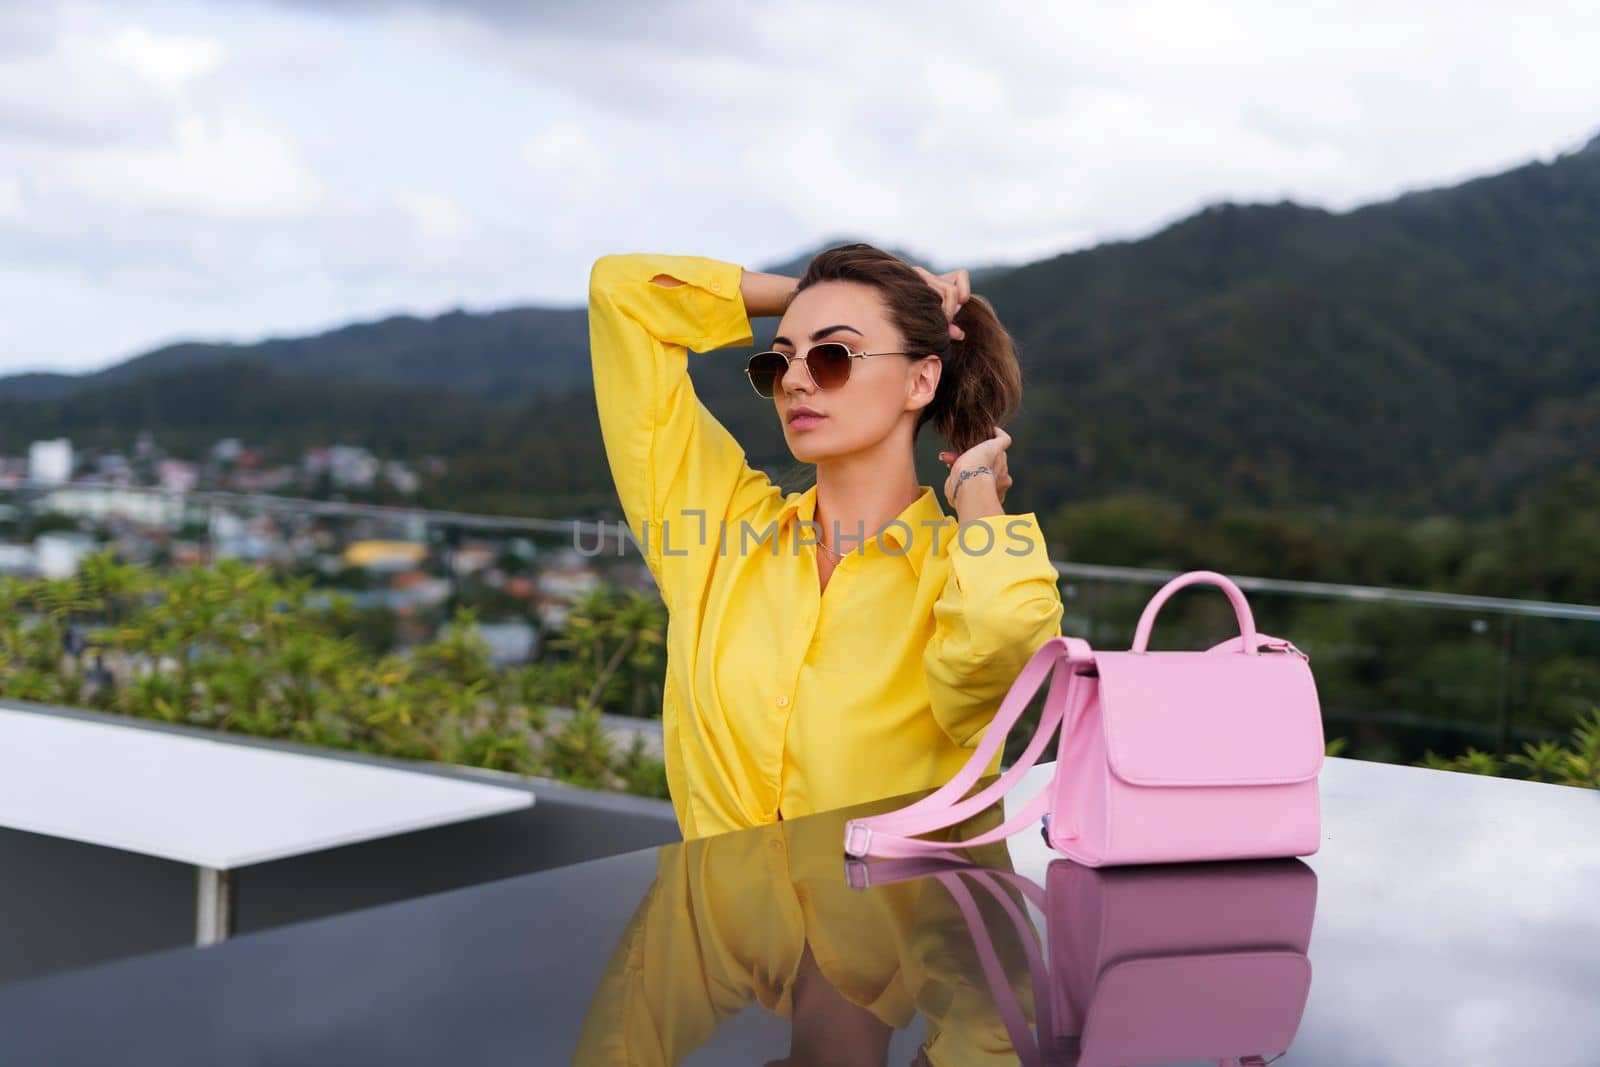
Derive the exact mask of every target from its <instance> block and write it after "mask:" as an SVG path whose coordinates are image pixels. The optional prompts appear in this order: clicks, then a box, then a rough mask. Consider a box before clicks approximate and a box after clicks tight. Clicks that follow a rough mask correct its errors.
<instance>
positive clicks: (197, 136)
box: [62, 112, 322, 218]
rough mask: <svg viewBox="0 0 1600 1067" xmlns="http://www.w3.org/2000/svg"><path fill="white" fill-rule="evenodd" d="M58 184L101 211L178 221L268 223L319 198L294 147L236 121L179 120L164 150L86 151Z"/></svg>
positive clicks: (268, 130)
mask: <svg viewBox="0 0 1600 1067" xmlns="http://www.w3.org/2000/svg"><path fill="white" fill-rule="evenodd" d="M62 176H63V177H64V178H65V179H66V180H67V181H68V182H70V183H71V184H73V185H74V186H76V187H77V188H78V189H80V190H82V191H83V192H85V193H86V194H88V195H90V196H92V197H94V198H95V199H96V200H98V201H99V202H100V203H101V204H103V205H115V206H117V207H119V208H123V209H126V210H129V211H142V210H151V211H159V212H165V213H171V214H176V215H193V216H202V217H204V216H216V217H221V218H239V217H254V218H274V217H281V216H285V215H298V214H302V213H304V212H306V211H308V210H310V209H312V208H314V207H316V206H317V204H318V203H319V202H320V201H321V198H322V187H321V183H320V182H319V181H318V179H317V177H316V175H315V174H314V173H312V172H311V171H310V169H309V168H308V167H307V166H306V164H305V163H304V161H302V160H301V159H300V156H299V153H298V151H297V149H296V147H295V144H294V142H293V140H292V139H291V138H290V137H288V136H287V135H285V134H284V133H282V132H281V131H279V130H275V129H273V128H272V127H271V126H269V125H267V124H265V123H261V122H259V121H257V120H255V119H253V118H250V117H246V116H239V115H218V116H207V115H204V114H200V113H196V112H189V113H185V114H182V115H180V116H178V117H177V118H176V119H175V120H174V121H173V124H172V136H171V139H170V141H169V142H168V143H166V144H163V145H158V146H152V147H143V146H140V147H118V148H110V149H95V150H89V151H85V152H82V153H79V154H78V155H76V156H74V157H73V158H72V159H70V160H69V161H67V162H66V165H65V166H64V167H63V175H62Z"/></svg>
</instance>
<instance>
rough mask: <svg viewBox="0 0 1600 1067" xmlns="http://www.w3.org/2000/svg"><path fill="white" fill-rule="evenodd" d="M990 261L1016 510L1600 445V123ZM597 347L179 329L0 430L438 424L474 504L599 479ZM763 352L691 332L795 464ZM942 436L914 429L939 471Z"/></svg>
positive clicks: (1368, 502)
mask: <svg viewBox="0 0 1600 1067" xmlns="http://www.w3.org/2000/svg"><path fill="white" fill-rule="evenodd" d="M848 239H849V238H839V239H837V240H830V241H827V242H824V244H823V246H822V247H826V246H829V245H832V244H836V243H839V242H840V241H842V240H848ZM807 258H808V256H800V257H797V258H796V259H794V260H793V261H791V262H787V263H780V264H773V265H771V266H767V267H761V268H758V269H763V270H775V271H778V272H781V273H797V272H798V271H799V270H800V268H801V267H802V266H803V264H804V262H805V260H806V259H807ZM912 258H913V261H921V262H925V261H923V260H920V259H919V258H918V257H915V256H913V257H912ZM938 269H941V270H943V269H949V267H948V266H941V267H940V268H938ZM974 275H975V278H976V279H977V280H978V281H979V282H980V283H981V284H980V285H979V290H980V291H981V292H982V293H983V295H984V296H986V297H987V298H988V299H989V300H990V301H992V302H993V304H994V305H995V307H996V308H997V309H998V310H999V312H1000V314H1001V317H1002V319H1003V321H1004V322H1005V323H1006V325H1007V327H1008V328H1009V329H1010V330H1011V331H1012V333H1013V335H1014V336H1015V337H1016V338H1017V340H1018V343H1019V346H1020V350H1021V352H1022V358H1023V362H1024V380H1025V386H1026V393H1025V401H1024V408H1023V411H1022V412H1021V413H1020V414H1019V415H1018V417H1017V418H1016V419H1015V420H1014V421H1013V423H1012V425H1011V426H1010V427H1008V429H1010V431H1011V432H1012V435H1013V438H1014V439H1015V444H1014V446H1013V448H1012V453H1011V457H1010V460H1011V468H1012V471H1013V474H1014V476H1015V478H1016V486H1015V488H1014V489H1013V491H1012V495H1011V496H1010V497H1008V500H1007V503H1008V508H1009V509H1010V510H1035V509H1038V510H1048V509H1051V508H1054V507H1055V506H1057V505H1060V504H1063V503H1070V502H1074V501H1084V500H1090V499H1096V498H1104V497H1110V496H1119V495H1128V494H1144V495H1149V496H1152V497H1158V498H1166V499H1169V500H1171V501H1173V502H1176V503H1178V504H1180V505H1183V506H1185V507H1186V508H1188V509H1191V510H1193V511H1195V512H1196V513H1199V514H1205V513H1208V512H1214V511H1216V510H1219V509H1223V508H1238V507H1266V508H1292V509H1300V510H1306V509H1322V510H1324V511H1328V510H1330V509H1331V510H1332V511H1334V512H1337V513H1380V512H1381V513H1388V514H1394V515H1402V516H1404V515H1423V514H1428V513H1435V512H1449V513H1455V514H1461V515H1488V514H1500V513H1505V512H1507V511H1509V510H1510V509H1511V508H1512V507H1513V506H1514V505H1515V504H1516V502H1517V501H1518V500H1519V499H1520V498H1522V497H1523V496H1524V495H1525V494H1526V493H1527V492H1528V491H1530V490H1534V489H1537V488H1539V487H1541V486H1547V485H1551V484H1554V483H1555V482H1556V480H1557V479H1559V478H1561V477H1563V476H1566V475H1567V474H1569V473H1570V472H1571V471H1572V470H1574V469H1575V468H1576V467H1577V465H1578V464H1579V463H1580V462H1581V461H1583V460H1584V459H1587V458H1591V457H1594V456H1596V455H1600V138H1596V139H1595V140H1593V141H1591V142H1590V143H1589V144H1588V145H1587V146H1585V147H1584V148H1583V149H1581V150H1578V151H1575V152H1572V153H1569V154H1566V155H1562V156H1559V157H1557V158H1556V159H1554V160H1552V161H1551V162H1549V163H1544V162H1533V163H1529V164H1527V165H1525V166H1521V167H1517V168H1515V169H1513V170H1510V171H1507V172H1505V173H1502V174H1497V175H1493V176H1489V177H1484V178H1480V179H1477V180H1474V181H1469V182H1466V183H1464V184H1460V185H1456V186H1453V187H1449V188H1439V189H1431V190H1427V191H1421V192H1414V193H1410V194H1407V195H1404V196H1401V197H1398V198H1396V199H1393V200H1389V201H1385V202H1382V203H1376V204H1372V205H1368V206H1366V207H1362V208H1359V209H1356V210H1353V211H1348V212H1330V211H1325V210H1321V209H1318V208H1314V207H1307V206H1303V205H1298V204H1294V203H1290V202H1282V203H1277V204H1233V203H1220V204H1215V205H1212V206H1210V207H1208V208H1206V209H1205V210H1203V211H1200V212H1198V213H1196V214H1194V215H1192V216H1191V217H1189V218H1186V219H1184V220H1182V221H1180V222H1178V223H1175V224H1173V225H1171V226H1168V227H1166V228H1164V229H1163V230H1161V231H1160V232H1158V233H1155V234H1153V235H1151V236H1149V237H1146V238H1144V239H1141V240H1135V241H1120V242H1114V243H1110V244H1104V245H1100V246H1098V247H1095V248H1092V249H1087V250H1084V251H1079V252H1073V253H1068V254H1064V255H1060V256H1056V257H1053V258H1050V259H1046V260H1042V261H1039V262H1035V263H1027V264H1022V265H1017V266H1011V267H1004V266H996V267H989V268H985V269H984V270H983V271H982V272H981V273H980V272H978V271H974ZM775 325H776V323H775V321H771V320H769V321H765V322H761V323H758V324H757V328H756V334H757V338H758V340H759V341H764V340H765V339H766V338H768V337H770V336H771V334H772V332H773V329H774V327H775ZM586 346H587V329H586V322H585V316H584V312H583V310H582V309H581V308H576V309H560V308H513V309H507V310H504V311H500V312H495V313H492V314H471V313H466V312H461V311H456V312H452V313H450V314H447V315H442V316H439V317H437V318H432V319H421V318H413V317H409V316H398V317H394V318H389V319H385V320H383V321H380V322H373V323H362V324H354V325H350V326H347V327H344V328H342V329H339V330H335V331H332V332H329V333H324V334H320V335H317V336H315V337H307V338H298V339H274V340H270V341H265V342H262V343H260V344H255V345H215V344H180V345H173V346H168V347H165V348H162V349H158V350H156V351H153V352H149V353H146V354H143V355H141V356H138V357H136V358H134V359H131V360H128V361H127V362H125V363H122V364H119V365H117V366H115V367H112V368H109V369H107V370H104V371H101V372H99V373H97V374H92V375H88V376H84V377H82V378H73V377H71V376H65V375H37V374H36V375H24V376H17V377H13V378H7V379H0V451H6V452H13V453H14V452H16V451H18V450H19V449H20V448H21V447H23V446H24V445H25V443H26V441H27V440H30V439H32V438H35V437H40V436H54V435H57V434H65V435H67V436H71V437H73V438H74V440H75V441H80V442H82V443H85V444H94V443H104V444H106V445H109V446H113V447H126V445H127V444H128V442H129V441H130V440H131V436H132V434H133V433H135V432H137V431H138V430H140V429H149V430H151V431H152V432H153V433H155V435H156V436H157V438H158V440H161V441H163V442H164V443H167V444H168V445H169V447H174V446H175V443H176V442H183V443H184V444H185V445H187V444H190V443H197V444H201V445H204V444H208V443H209V441H210V440H212V439H214V438H215V437H217V436H223V435H227V434H232V435H238V436H242V437H245V438H247V439H250V440H252V441H256V442H262V443H266V444H268V445H269V446H279V447H282V448H284V449H287V448H291V447H296V446H298V445H299V444H301V443H304V442H309V441H312V440H316V439H318V437H319V435H324V436H323V438H322V439H338V440H345V441H359V442H362V443H367V444H370V445H372V446H373V447H375V448H380V449H382V450H384V451H386V452H389V453H390V454H402V455H404V454H420V453H422V452H428V451H433V452H443V453H444V454H446V455H447V456H448V457H449V458H450V460H451V464H452V476H451V479H450V481H451V492H452V493H454V494H457V495H456V496H455V497H453V498H452V503H453V504H454V505H457V506H464V505H465V504H466V503H467V502H469V501H472V502H476V503H478V504H480V505H484V506H493V507H495V508H496V509H506V510H511V509H515V510H521V511H548V510H549V509H550V508H551V507H552V506H554V505H555V502H557V501H560V502H562V503H563V504H566V505H570V506H584V507H587V506H588V505H590V504H599V505H601V506H603V505H604V504H605V503H606V502H607V501H608V500H614V497H611V496H610V495H609V479H608V474H607V469H606V465H605V461H604V456H603V454H601V451H600V441H599V433H598V423H597V421H596V420H595V417H594V411H593V398H592V395H590V393H589V381H590V378H589V369H588V354H587V351H586ZM746 354H748V353H747V352H745V351H733V350H728V351H719V352H716V353H713V354H710V355H708V356H707V357H705V358H704V359H699V360H696V361H694V362H693V363H692V366H693V368H694V369H693V375H694V379H695V383H696V388H697V390H698V391H699V392H700V395H701V397H702V399H703V400H704V401H705V403H706V405H707V406H708V407H709V408H710V409H711V410H712V411H713V412H714V413H715V414H716V415H717V416H718V417H719V418H720V419H722V421H723V422H724V423H726V424H727V425H728V427H729V428H730V430H732V431H733V432H734V433H735V435H736V436H737V437H738V438H739V439H740V440H741V441H742V442H744V444H745V446H746V449H747V451H748V452H749V454H750V456H751V459H752V461H753V462H756V463H757V464H759V465H761V466H764V467H766V468H767V469H769V470H771V471H773V472H774V473H775V474H783V475H785V476H786V477H785V479H784V480H785V482H786V484H792V485H795V486H796V487H798V486H799V485H802V484H804V471H803V470H797V469H795V468H794V466H793V464H792V459H791V457H790V456H789V454H788V452H787V449H786V447H785V445H784V443H783V438H782V434H781V431H780V430H779V428H778V426H777V424H776V421H775V419H774V417H773V413H772V409H771V405H770V403H767V402H762V401H760V400H759V398H757V397H756V396H755V395H754V394H753V393H752V392H751V391H750V389H749V386H748V384H747V383H746V382H745V380H744V377H743V374H742V367H743V361H744V356H745V355H746ZM574 441H580V442H583V443H584V447H583V448H581V449H574V448H573V447H572V442H574ZM939 447H940V443H939V442H936V441H933V440H932V439H931V438H929V439H928V440H925V441H923V442H919V461H920V462H921V463H922V464H923V465H924V467H923V475H924V477H923V480H924V481H928V482H930V483H932V484H939V483H940V482H942V475H943V467H942V465H941V464H939V463H938V462H937V460H936V458H935V456H934V453H935V452H936V451H937V450H938V448H939Z"/></svg>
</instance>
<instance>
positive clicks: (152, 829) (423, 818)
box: [0, 702, 533, 944]
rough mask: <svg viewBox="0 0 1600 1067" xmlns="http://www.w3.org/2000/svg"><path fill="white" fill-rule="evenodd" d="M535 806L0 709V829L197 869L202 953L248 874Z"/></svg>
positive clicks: (493, 792)
mask: <svg viewBox="0 0 1600 1067" xmlns="http://www.w3.org/2000/svg"><path fill="white" fill-rule="evenodd" d="M532 803H533V794H532V793H529V792H527V791H526V790H522V789H508V788H505V787H502V786H497V785H487V784H479V783H476V782H463V781H461V780H459V779H455V778H449V777H445V776H442V775H437V774H425V773H420V772H416V771H405V770H396V769H392V768H388V767H378V766H374V765H371V764H366V763H359V762H354V761H351V760H343V759H335V758H330V757H323V756H311V755H300V754H298V753H293V752H284V751H281V750H277V749H269V748H260V747H255V746H252V745H245V744H237V743H231V742H227V741H213V740H209V739H206V738H200V737H190V736H186V735H182V734H178V733H174V732H171V731H166V730H155V729H149V728H141V727H138V726H133V725H123V724H121V723H117V722H114V721H113V722H100V721H95V720H92V719H80V718H70V717H67V716H58V715H50V714H43V713H39V712H34V711H27V710H23V709H20V708H17V707H15V706H7V705H6V704H4V703H3V702H0V826H5V827H10V828H13V829H17V830H26V831H29V832H31V833H37V834H49V835H51V836H53V837H63V838H67V839H69V840H72V841H83V842H87V843H89V844H95V845H106V846H109V847H111V848H120V849H125V850H127V851H130V852H140V853H143V854H145V855H149V856H159V857H161V858H163V859H169V860H177V861H179V862H182V863H192V864H194V865H195V867H196V868H197V869H198V886H197V891H196V908H195V938H196V941H197V942H198V943H199V944H210V943H212V942H214V941H219V940H222V939H223V938H225V937H227V936H228V935H229V934H230V933H232V927H233V913H234V905H233V896H234V894H233V872H234V870H235V869H237V868H239V867H245V866H248V865H250V864H253V863H264V862H266V861H268V860H276V859H283V858H285V857H288V856H298V855H301V854H303V853H307V852H315V851H318V850H321V849H325V848H334V847H336V846H339V845H348V844H353V843H355V842H358V841H370V840H373V839H375V838H380V837H388V836H390V835H393V834H403V833H407V832H409V831H411V830H420V829H423V828H426V827H430V826H440V825H444V824H446V823H453V822H460V821H463V820H466V819H475V818H479V817H481V816H485V815H496V814H500V813H502V812H508V811H514V810H517V809H519V808H526V807H528V806H530V805H531V804H532Z"/></svg>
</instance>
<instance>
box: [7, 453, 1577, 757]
mask: <svg viewBox="0 0 1600 1067" xmlns="http://www.w3.org/2000/svg"><path fill="white" fill-rule="evenodd" d="M109 544H114V545H115V547H117V549H118V550H119V552H120V554H121V555H122V556H123V557H124V558H126V559H129V560H132V561H135V562H146V563H155V564H163V563H185V562H189V563H205V562H208V561H211V560H215V559H220V558H229V557H233V558H245V559H251V560H255V561H259V562H261V563H264V564H270V565H273V566H275V567H277V568H279V569H281V570H284V571H287V572H291V573H302V574H309V575H312V576H313V577H314V578H315V579H316V584H317V585H318V586H319V587H321V588H324V589H327V590H334V589H338V590H340V591H343V592H345V593H347V594H349V595H351V596H352V597H353V598H354V600H355V601H356V603H357V605H358V606H363V607H366V608H368V609H369V610H370V611H372V612H373V613H374V615H376V616H384V617H389V616H392V617H393V618H394V622H393V626H394V631H395V633H394V638H395V641H396V643H398V644H406V643H411V642H416V641H425V640H428V639H430V638H431V637H432V635H433V633H434V632H435V631H436V629H437V627H438V626H439V625H440V624H442V623H444V622H445V621H446V620H448V619H449V618H450V617H451V614H452V612H453V610H454V608H455V607H456V606H458V605H465V606H470V607H473V608H475V609H476V611H477V618H478V619H479V621H480V623H481V624H483V625H484V626H485V627H486V632H488V633H489V634H490V635H491V637H492V638H493V640H494V643H495V644H496V649H497V658H498V659H500V660H501V661H502V662H507V663H512V662H522V661H525V660H527V659H537V658H538V657H539V654H540V652H539V649H540V646H541V645H542V642H541V641H536V640H528V639H527V638H528V635H529V634H530V633H543V632H546V631H555V630H559V629H560V628H561V626H562V623H563V620H564V613H565V611H566V608H567V607H568V606H570V604H571V603H573V602H574V601H575V600H576V599H577V598H578V597H580V596H581V595H582V594H583V593H584V592H585V591H586V590H589V589H592V588H594V587H595V586H597V585H600V586H608V587H613V588H616V587H626V588H632V589H638V590H640V591H649V590H651V589H653V586H652V584H651V582H650V579H649V576H648V573H647V572H646V571H645V569H644V566H643V563H642V562H641V561H640V559H639V557H638V553H637V550H636V545H634V544H633V542H632V539H631V538H629V537H625V536H622V531H621V529H620V525H619V524H618V523H617V522H615V521H609V522H605V523H595V522H588V521H579V520H570V519H545V518H525V517H511V516H492V515H475V514H468V513H461V512H447V511H429V510H423V509H416V508H403V507H386V506H379V505H368V504H359V503H351V502H346V501H325V500H306V499H297V498H288V497H278V496H270V495H258V494H243V493H230V492H187V493H176V492H166V491H162V490H159V489H149V488H138V487H115V486H96V485H90V484H85V483H72V484H70V485H66V486H57V487H49V486H23V487H18V488H12V489H0V571H5V570H11V571H13V572H19V571H20V572H23V573H27V572H28V570H29V568H30V567H32V568H33V572H34V573H46V572H49V571H50V569H51V568H54V569H55V570H56V571H58V572H59V571H61V570H63V569H66V570H68V571H69V572H70V567H71V562H72V559H73V558H74V555H75V554H81V553H82V552H85V551H88V550H91V549H93V548H95V547H103V546H106V545H109ZM30 554H31V555H30ZM1056 566H1057V569H1058V571H1059V572H1060V574H1061V592H1062V601H1063V605H1064V609H1065V610H1064V615H1063V621H1062V629H1063V632H1065V633H1069V634H1073V635H1076V636H1081V637H1084V638H1087V639H1088V640H1089V641H1090V643H1091V644H1093V645H1094V646H1095V647H1096V648H1101V649H1117V648H1127V647H1128V645H1129V643H1130V642H1131V639H1132V635H1133V629H1134V625H1135V623H1136V621H1137V619H1138V616H1139V613H1140V611H1142V610H1143V608H1144V605H1145V604H1146V603H1147V602H1148V600H1149V598H1150V596H1151V595H1152V594H1153V593H1154V591H1155V590H1156V589H1157V588H1158V587H1159V586H1160V585H1161V583H1162V582H1164V581H1166V580H1167V579H1168V578H1170V577H1172V572H1162V571H1150V570H1139V569H1134V568H1123V567H1103V566H1093V565H1088V564H1079V563H1057V564H1056ZM1230 577H1233V578H1234V579H1235V580H1236V581H1237V582H1238V584H1239V585H1240V587H1241V588H1242V589H1244V591H1245V592H1246V594H1247V595H1248V596H1249V598H1250V603H1251V607H1252V609H1253V611H1254V613H1255V616H1256V624H1257V628H1258V629H1259V630H1261V631H1263V632H1265V633H1269V634H1274V635H1277V636H1281V637H1287V638H1290V639H1292V640H1293V641H1294V642H1295V644H1296V645H1297V646H1298V647H1300V648H1301V649H1302V650H1304V651H1305V652H1306V653H1307V654H1308V655H1309V656H1310V657H1311V662H1312V666H1313V669H1314V671H1315V675H1316V679H1317V683H1318V691H1319V695H1320V697H1321V701H1322V708H1323V717H1324V722H1325V726H1326V734H1327V736H1328V738H1329V740H1330V741H1331V740H1334V739H1336V738H1342V739H1343V744H1344V748H1343V749H1342V754H1344V755H1349V756H1354V757H1357V758H1362V759H1370V760H1379V761H1383V762H1413V761H1415V760H1418V759H1420V758H1421V757H1422V755H1423V754H1424V753H1425V752H1426V751H1428V750H1430V749H1431V750H1433V751H1434V752H1436V753H1439V754H1444V755H1454V754H1458V753H1460V752H1463V751H1465V750H1466V749H1467V748H1468V747H1474V748H1477V749H1480V750H1483V751H1486V752H1491V753H1494V754H1497V755H1500V756H1504V755H1507V754H1510V753H1514V752H1518V751H1521V749H1522V747H1523V745H1524V744H1525V743H1537V742H1539V741H1542V740H1559V739H1562V738H1564V737H1565V736H1566V734H1567V733H1568V732H1569V731H1570V730H1571V729H1572V726H1573V724H1574V722H1575V721H1576V720H1577V718H1578V717H1579V716H1580V715H1582V714H1584V713H1585V712H1587V711H1588V710H1589V709H1590V708H1593V707H1596V706H1600V606H1589V605H1575V604H1559V603H1545V602H1539V601H1526V600H1512V599H1500V598H1493V597H1475V596H1460V595H1453V594H1446V593H1432V592H1423V591H1414V590H1403V589H1384V588H1373V587H1365V586H1348V585H1336V584H1327V583H1318V582H1296V581H1282V580H1276V579H1271V578H1263V577H1254V576H1238V575H1230ZM496 627H498V628H499V629H498V630H496V629H495V628H496ZM1236 632H1237V626H1236V623H1235V621H1234V619H1233V615H1232V611H1231V609H1230V608H1229V606H1228V603H1227V601H1226V599H1225V598H1224V597H1223V596H1222V595H1221V594H1220V593H1218V592H1217V591H1216V590H1214V589H1207V588H1206V587H1198V588H1196V589H1192V590H1186V591H1184V592H1182V593H1180V594H1179V595H1178V596H1177V597H1175V598H1173V600H1172V601H1171V602H1169V603H1168V605H1167V606H1166V607H1165V608H1164V609H1163V611H1162V614H1161V617H1160V620H1159V621H1158V624H1157V626H1156V628H1155V633H1154V638H1153V640H1152V647H1153V648H1195V649H1200V648H1206V647H1209V646H1210V645H1212V644H1215V643H1217V642H1218V641H1221V640H1224V639H1225V638H1227V637H1229V636H1231V635H1233V634H1234V633H1236ZM1037 704H1038V701H1036V702H1035V707H1034V708H1033V709H1032V710H1033V712H1034V713H1037V710H1038V708H1037Z"/></svg>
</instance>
